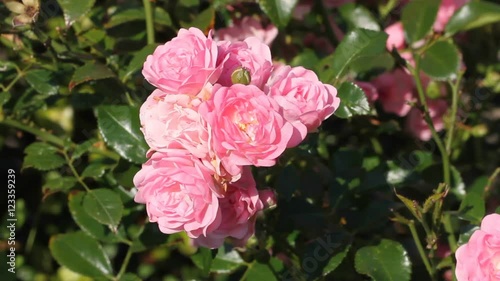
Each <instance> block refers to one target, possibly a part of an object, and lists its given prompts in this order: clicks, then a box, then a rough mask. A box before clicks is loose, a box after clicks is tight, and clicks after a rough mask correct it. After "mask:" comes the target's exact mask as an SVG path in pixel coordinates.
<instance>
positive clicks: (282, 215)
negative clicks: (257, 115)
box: [0, 0, 500, 281]
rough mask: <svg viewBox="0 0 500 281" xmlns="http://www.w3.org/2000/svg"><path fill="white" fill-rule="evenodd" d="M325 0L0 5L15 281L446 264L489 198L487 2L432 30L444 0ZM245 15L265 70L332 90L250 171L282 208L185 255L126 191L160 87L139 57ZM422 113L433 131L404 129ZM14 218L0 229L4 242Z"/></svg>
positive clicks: (210, 276)
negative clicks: (422, 134)
mask: <svg viewBox="0 0 500 281" xmlns="http://www.w3.org/2000/svg"><path fill="white" fill-rule="evenodd" d="M16 1H17V0H16ZM11 2H12V1H11ZM17 2H19V3H18V4H19V5H21V1H17ZM24 2H25V3H29V2H32V1H24ZM34 2H36V1H34ZM330 2H349V1H297V0H292V1H285V0H261V1H258V2H257V3H251V1H250V2H249V1H232V0H215V1H194V0H188V1H166V0H158V1H147V0H145V1H133V0H124V1H78V0H56V1H39V4H40V5H39V7H37V6H33V7H32V8H29V9H26V8H23V10H22V11H21V12H22V14H19V13H18V12H19V10H16V9H14V10H12V4H9V5H0V16H1V17H0V18H1V20H0V128H1V129H0V143H1V146H2V149H1V151H0V157H1V158H2V164H1V166H2V168H3V170H4V171H7V172H8V173H9V174H8V175H11V177H9V178H8V180H11V181H9V182H8V183H7V184H8V186H9V187H8V192H12V191H10V190H15V196H16V201H15V206H16V213H15V217H16V219H17V221H16V238H15V243H16V244H15V253H16V258H17V260H16V270H17V272H16V273H17V278H18V279H19V280H22V281H27V280H39V279H40V280H41V279H43V280H90V279H95V280H121V281H136V280H201V279H207V280H318V279H320V280H322V279H325V280H353V281H357V280H367V279H371V280H401V281H404V280H410V279H411V280H441V279H443V278H442V276H441V275H442V274H443V273H444V272H445V271H446V270H451V268H452V265H453V262H454V259H453V258H451V257H447V258H444V257H441V256H440V255H439V254H438V253H439V252H440V249H442V248H445V249H447V248H449V249H450V251H451V252H452V253H453V252H454V251H455V250H456V247H457V246H459V245H462V244H464V243H467V241H468V239H469V238H470V236H471V235H472V233H473V232H474V231H475V230H477V229H478V226H479V224H480V222H481V219H482V218H483V217H484V216H485V215H486V214H489V213H492V212H495V211H496V212H498V210H499V208H498V205H499V204H500V203H499V202H498V198H499V197H498V196H499V190H500V189H499V188H498V179H497V177H498V174H499V173H500V169H498V168H497V167H498V166H499V162H498V159H500V155H499V150H498V147H499V145H500V144H499V141H498V136H497V135H498V133H497V132H498V129H499V124H498V118H497V115H496V113H495V112H497V111H498V93H499V90H500V89H499V87H498V84H499V81H500V79H499V75H498V72H499V69H500V64H499V63H498V57H497V56H498V48H499V45H498V42H500V40H499V37H498V34H500V32H499V29H500V25H499V21H500V17H499V14H500V13H499V11H500V6H499V5H498V4H496V3H494V1H470V2H469V3H467V4H465V5H464V6H463V7H461V8H460V9H457V10H456V11H455V12H454V14H453V15H452V16H451V18H450V19H449V21H448V22H447V23H446V24H445V26H444V30H443V31H439V32H438V31H436V30H435V27H434V23H435V21H436V20H437V19H438V18H439V9H440V3H442V2H443V1H435V0H420V1H409V3H408V4H406V5H403V4H401V3H400V2H402V1H393V0H390V1H375V2H374V1H368V0H361V1H351V3H344V4H343V5H340V6H339V4H338V3H335V4H332V3H330ZM354 2H356V3H354ZM14 5H15V4H14ZM18 7H19V6H18ZM23 7H24V6H23ZM30 9H34V10H30ZM304 11H305V12H304ZM32 12H36V13H32ZM244 16H250V17H253V19H255V20H256V21H257V22H260V23H261V24H262V30H274V29H272V27H273V25H274V27H276V30H277V31H278V35H277V37H276V38H275V39H274V41H273V43H272V44H271V50H272V54H273V59H274V60H275V61H276V62H277V63H276V66H277V65H278V62H284V63H286V64H290V65H293V66H304V67H307V68H310V69H313V70H314V71H315V72H316V74H317V75H318V77H319V78H320V80H322V82H324V83H330V84H332V85H333V86H335V87H336V89H337V92H338V97H339V98H340V100H341V102H340V104H339V106H338V108H337V109H336V111H335V113H334V114H333V115H332V116H331V117H330V118H329V119H328V120H326V121H325V122H324V123H323V125H322V127H321V128H320V129H319V131H318V132H310V134H309V135H308V138H307V139H306V140H305V141H304V142H303V143H301V145H300V146H299V147H296V148H293V149H290V150H288V151H287V152H286V153H285V154H284V155H283V156H282V157H281V158H280V159H279V161H278V164H277V165H276V166H274V167H271V168H258V169H254V170H253V174H254V176H255V179H256V181H257V183H258V186H259V188H264V187H270V188H272V189H273V190H274V191H276V196H277V200H276V201H277V204H276V206H275V207H274V208H270V209H267V210H265V211H263V212H261V213H260V214H259V216H258V217H257V218H256V229H255V236H253V237H252V238H251V239H250V240H249V242H248V244H247V245H244V247H243V248H241V247H234V246H233V245H232V244H231V243H226V244H225V245H224V246H223V247H221V248H219V249H214V250H210V249H206V248H198V247H195V246H193V245H192V243H191V241H190V238H189V237H188V236H187V235H186V233H183V232H181V233H175V234H164V233H162V232H161V231H160V229H159V228H158V225H157V224H156V223H152V222H149V221H148V214H147V212H146V210H145V208H144V206H142V205H139V204H137V203H136V202H135V201H134V196H135V193H136V189H135V188H134V181H133V179H134V176H135V174H136V173H137V172H138V171H139V170H140V169H141V164H142V163H144V161H145V160H146V154H147V152H148V146H147V145H146V142H145V140H144V138H143V134H142V132H141V128H140V126H141V124H140V122H139V109H140V106H141V104H142V103H143V102H144V101H145V99H146V98H147V97H148V95H149V94H151V92H152V91H153V89H154V88H153V87H152V86H151V85H149V84H148V82H147V81H145V80H144V77H143V76H142V73H141V69H142V65H143V63H144V61H145V59H146V58H147V56H148V55H150V54H151V53H152V52H153V51H154V50H155V48H156V47H157V46H159V45H161V44H164V43H165V42H167V41H169V40H170V39H172V38H173V37H174V36H175V34H176V33H177V32H178V30H179V29H180V28H188V27H191V26H195V27H198V28H200V29H202V30H203V31H204V32H205V33H206V34H208V33H209V31H210V30H211V29H212V30H214V32H213V33H212V36H213V37H214V38H217V36H219V34H220V33H218V31H219V30H220V29H222V28H228V27H231V26H235V25H237V24H238V23H239V22H241V20H242V17H244ZM20 20H21V24H19V21H20ZM23 20H24V21H25V22H22V21H23ZM399 21H401V22H402V26H403V29H404V30H403V34H404V36H403V37H404V38H403V39H404V40H405V44H404V46H401V47H400V48H396V49H395V50H387V40H388V38H389V35H390V34H387V33H386V32H384V31H383V30H384V29H385V28H387V27H388V26H389V25H392V24H394V23H397V22H399ZM252 28H254V27H252ZM262 30H260V29H255V28H254V29H253V32H256V33H255V34H256V35H257V36H259V34H260V35H262V33H259V32H263V31H262ZM386 31H387V30H386ZM238 33H242V32H241V30H240V32H238ZM389 33H390V32H389ZM237 35H239V34H237ZM393 38H394V37H393ZM398 71H399V72H400V73H404V75H408V77H410V80H408V81H391V82H390V83H389V86H388V88H389V89H394V88H404V87H405V86H407V85H408V84H412V85H413V84H415V85H416V86H421V87H413V88H412V89H410V90H408V91H409V92H411V93H410V94H411V97H412V98H411V100H410V101H409V103H407V102H406V101H404V103H403V104H404V105H408V104H409V105H408V106H409V107H410V113H408V114H412V113H417V114H415V115H414V116H417V118H415V119H416V120H417V121H420V123H418V124H417V125H418V126H417V125H415V124H412V125H409V118H408V117H402V116H401V114H396V113H395V112H391V111H390V110H387V108H386V106H385V104H384V100H390V98H391V95H390V94H391V93H393V92H390V91H384V90H382V88H383V87H384V85H380V84H377V83H376V82H377V79H378V78H380V77H381V76H383V75H386V74H391V73H394V72H398ZM417 77H419V79H417ZM381 80H383V79H381ZM419 80H420V81H421V82H422V83H421V85H418V83H419V82H418V81H419ZM378 82H380V80H378ZM382 82H383V81H382ZM367 84H368V86H367ZM381 84H383V83H381ZM370 86H373V88H375V90H376V93H375V95H373V96H371V94H373V93H371V92H370V91H371V89H372V88H370ZM418 91H420V93H418ZM388 93H389V94H388ZM376 95H378V100H376V99H377V98H375V97H376ZM396 96H397V95H396ZM422 97H423V98H424V100H422ZM374 100H376V101H374ZM436 100H444V101H446V104H447V105H446V108H445V110H444V112H442V116H443V118H442V119H440V120H436V112H437V110H436V111H432V110H433V108H431V110H430V112H429V108H430V107H431V105H432V104H433V102H434V101H436ZM424 101H425V102H424ZM426 114H428V116H427V115H426ZM429 119H430V120H431V121H432V122H433V124H434V129H435V130H436V131H438V133H436V134H433V133H432V132H431V131H430V129H429V127H428V124H426V121H427V122H429ZM419 124H420V125H421V126H420V125H419ZM419 126H420V127H422V128H424V129H429V134H431V135H432V136H431V138H432V139H431V140H429V141H427V140H422V139H420V140H419V139H418V138H416V137H415V135H412V134H411V130H412V129H414V128H416V127H419ZM409 131H410V133H409ZM4 160H5V161H4ZM11 170H12V171H13V172H9V171H11ZM12 175H14V177H12ZM12 178H14V179H15V180H12ZM14 187H15V188H14ZM9 195H11V193H9ZM9 198H10V197H9ZM9 204H11V203H9ZM149 215H150V214H149ZM8 216H11V215H10V214H9V212H7V213H6V214H5V215H4V220H3V223H2V231H1V232H0V233H1V234H2V235H3V236H2V237H3V238H5V240H6V241H8V242H10V240H8V237H9V235H10V233H9V232H7V231H8V228H7V226H8V220H7V219H8V218H9V217H8ZM149 219H151V220H154V216H149ZM9 222H10V221H9ZM9 245H10V244H9ZM19 249H22V251H20V250H19ZM420 249H421V250H422V252H423V253H421V252H420ZM8 250H10V249H8ZM2 261H4V262H5V260H2ZM4 264H5V263H4ZM9 274H10V273H7V275H4V273H1V274H0V276H1V278H0V279H2V280H4V279H5V280H10V279H8V278H14V277H13V276H14V275H9ZM12 280H13V279H12Z"/></svg>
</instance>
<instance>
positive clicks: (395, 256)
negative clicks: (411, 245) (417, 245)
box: [354, 239, 411, 281]
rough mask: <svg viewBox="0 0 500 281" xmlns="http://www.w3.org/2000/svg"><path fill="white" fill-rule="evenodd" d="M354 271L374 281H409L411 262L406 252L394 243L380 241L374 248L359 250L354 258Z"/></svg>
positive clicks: (384, 240)
mask: <svg viewBox="0 0 500 281" xmlns="http://www.w3.org/2000/svg"><path fill="white" fill-rule="evenodd" d="M354 263H355V267H356V271H357V272H359V273H361V274H365V275H368V276H370V277H371V278H373V280H374V281H406V280H410V276H411V262H410V259H409V258H408V254H407V252H406V250H405V249H404V248H403V246H401V244H399V243H398V242H396V241H392V240H388V239H382V241H381V242H380V243H379V244H378V245H376V246H367V247H363V248H361V249H359V250H358V251H357V252H356V256H355V258H354Z"/></svg>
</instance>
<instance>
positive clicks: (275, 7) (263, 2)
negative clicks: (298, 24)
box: [259, 0, 298, 27]
mask: <svg viewBox="0 0 500 281" xmlns="http://www.w3.org/2000/svg"><path fill="white" fill-rule="evenodd" d="M297 2H298V0H260V1H259V5H260V8H261V9H262V11H264V13H266V15H267V16H268V17H269V18H270V19H271V21H272V22H273V23H274V24H275V25H277V26H278V27H285V26H286V25H287V24H288V21H290V17H291V15H292V12H293V9H294V8H295V5H297Z"/></svg>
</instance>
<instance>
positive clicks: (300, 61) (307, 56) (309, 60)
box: [290, 48, 319, 69]
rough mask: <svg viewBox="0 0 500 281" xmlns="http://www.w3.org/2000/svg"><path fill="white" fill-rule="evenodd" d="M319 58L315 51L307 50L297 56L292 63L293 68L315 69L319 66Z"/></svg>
mask: <svg viewBox="0 0 500 281" xmlns="http://www.w3.org/2000/svg"><path fill="white" fill-rule="evenodd" d="M318 62H319V58H318V55H316V52H314V50H312V49H309V48H306V49H305V50H304V51H303V52H302V53H300V54H298V55H296V56H295V57H294V58H293V59H292V61H291V62H290V65H291V66H302V67H305V68H308V69H313V68H314V67H315V66H316V64H318Z"/></svg>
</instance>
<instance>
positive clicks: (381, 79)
mask: <svg viewBox="0 0 500 281" xmlns="http://www.w3.org/2000/svg"><path fill="white" fill-rule="evenodd" d="M371 83H372V84H373V85H374V86H375V88H377V90H378V94H379V98H378V100H379V102H380V103H381V104H382V107H383V108H384V110H385V111H386V112H390V113H394V114H396V115H398V116H405V115H406V114H408V112H409V111H410V109H411V105H409V104H408V102H410V101H414V100H415V98H414V96H413V91H414V88H415V86H414V83H413V79H412V77H411V76H410V75H409V74H408V73H406V72H405V71H404V70H401V69H399V68H398V69H396V70H394V71H392V72H385V73H383V74H382V75H380V76H378V77H376V78H375V79H374V80H372V81H371Z"/></svg>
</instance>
